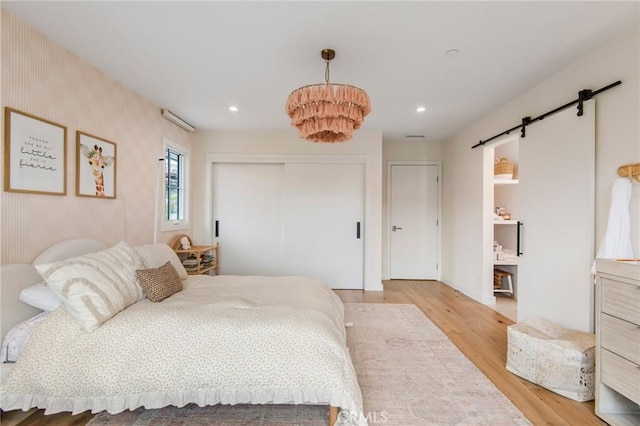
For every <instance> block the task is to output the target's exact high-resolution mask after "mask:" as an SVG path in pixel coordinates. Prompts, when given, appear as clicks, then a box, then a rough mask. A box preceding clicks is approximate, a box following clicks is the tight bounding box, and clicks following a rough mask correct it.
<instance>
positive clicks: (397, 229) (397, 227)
mask: <svg viewBox="0 0 640 426" xmlns="http://www.w3.org/2000/svg"><path fill="white" fill-rule="evenodd" d="M401 229H402V228H400V227H399V226H395V225H393V226H392V227H391V230H392V231H393V232H396V231H399V230H401Z"/></svg>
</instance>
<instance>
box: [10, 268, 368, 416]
mask: <svg viewBox="0 0 640 426" xmlns="http://www.w3.org/2000/svg"><path fill="white" fill-rule="evenodd" d="M188 403H197V404H198V405H201V406H203V405H213V404H217V403H223V404H238V403H253V404H263V403H276V404H280V403H293V404H302V403H312V404H326V405H332V406H336V407H341V408H343V409H347V410H349V411H350V412H351V416H350V417H352V418H353V414H354V413H361V412H362V396H361V393H360V388H359V387H358V383H357V379H356V374H355V371H354V369H353V365H352V363H351V359H350V357H349V353H348V350H347V348H346V339H345V330H344V325H343V305H342V302H341V301H340V299H339V298H338V297H337V296H336V295H335V294H334V293H333V292H332V291H331V290H330V289H329V288H328V287H327V286H326V285H324V284H323V283H321V282H319V281H316V280H311V279H307V278H299V277H236V276H217V277H209V276H190V277H189V278H188V280H186V281H184V290H183V291H181V292H179V293H177V294H175V295H173V296H171V297H169V298H167V299H165V300H164V301H162V302H160V303H152V302H150V301H149V300H147V299H144V300H142V301H140V302H138V303H135V304H134V305H131V306H130V307H128V308H127V309H125V310H123V311H122V312H120V313H118V314H117V315H116V316H115V317H113V318H111V319H110V320H109V321H107V322H105V323H104V324H103V325H102V326H101V327H100V328H98V329H97V330H96V331H94V332H92V333H89V332H86V331H85V330H84V329H83V328H82V327H81V326H80V325H79V324H78V323H77V322H76V321H75V320H74V319H73V317H72V316H71V315H70V314H69V313H68V312H67V311H66V309H65V308H64V307H61V308H59V309H57V310H56V311H54V312H53V313H52V314H51V315H50V316H49V317H48V318H47V319H45V320H44V321H43V322H42V323H41V324H40V326H39V327H38V328H37V329H36V331H35V332H34V333H33V335H32V336H31V339H30V341H29V343H28V345H27V347H26V349H25V350H24V352H23V353H22V355H21V357H20V359H19V360H18V362H17V363H16V365H15V367H14V368H13V370H12V371H11V373H10V374H9V377H8V378H7V380H6V382H5V383H4V385H3V386H2V388H0V407H1V408H2V409H3V410H12V409H23V410H26V409H29V408H31V407H38V408H45V409H46V413H47V414H49V413H56V412H60V411H71V412H72V413H74V414H75V413H79V412H82V411H86V410H91V411H92V412H99V411H102V410H107V411H108V412H109V413H118V412H121V411H123V410H127V409H129V410H132V409H135V408H137V407H140V406H143V407H146V408H159V407H163V406H167V405H175V406H179V407H180V406H184V405H186V404H188ZM365 423H366V422H365Z"/></svg>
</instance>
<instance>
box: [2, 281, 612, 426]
mask: <svg viewBox="0 0 640 426" xmlns="http://www.w3.org/2000/svg"><path fill="white" fill-rule="evenodd" d="M336 293H338V295H339V296H340V298H341V299H342V300H343V301H344V302H356V303H413V304H415V305H416V306H417V307H418V308H420V310H421V311H422V312H424V314H425V315H426V316H427V317H429V319H431V321H433V322H434V323H435V324H436V325H437V326H438V327H439V328H440V329H441V330H442V331H443V332H444V333H445V334H446V335H447V336H448V337H449V339H450V340H451V341H452V342H453V343H454V344H455V345H456V346H457V347H458V348H459V349H460V350H461V351H462V352H463V353H464V354H465V355H466V356H467V358H469V359H470V360H471V361H472V362H473V363H474V364H475V365H476V366H477V367H478V368H479V369H480V370H481V371H482V372H483V373H484V374H485V375H486V376H487V377H488V378H489V380H491V381H492V382H493V384H494V385H495V386H496V387H497V388H498V389H500V391H502V393H503V394H505V395H506V397H507V398H509V400H511V402H513V404H514V405H515V406H516V407H518V408H519V409H520V410H521V411H522V412H523V413H524V414H525V416H527V418H528V419H529V420H530V421H531V423H533V424H534V425H605V424H606V423H604V422H602V421H600V419H599V418H598V417H596V415H595V414H594V403H593V401H591V402H583V403H580V402H576V401H573V400H570V399H568V398H564V397H562V396H560V395H556V394H555V393H553V392H550V391H547V390H545V389H543V388H541V387H539V386H537V385H534V384H532V383H530V382H528V381H526V380H523V379H521V378H519V377H517V376H515V375H513V374H511V373H510V372H508V371H507V370H506V369H505V364H506V349H507V331H506V328H507V326H508V325H510V324H513V321H512V320H510V319H508V318H507V317H505V316H503V315H502V314H500V313H498V312H496V311H494V310H493V309H491V308H490V307H487V306H483V305H481V304H479V303H477V302H475V301H473V300H472V299H470V298H468V297H466V296H464V295H463V294H461V293H458V292H457V291H455V290H453V289H452V288H451V287H448V286H447V285H445V284H442V283H439V282H437V281H396V280H394V281H385V282H384V291H382V292H364V291H359V290H337V291H336ZM24 414H26V413H20V412H9V413H2V417H1V422H2V426H14V425H19V426H35V425H56V426H58V425H59V426H71V425H84V424H86V423H87V422H88V421H89V420H90V419H91V418H92V417H93V416H92V415H91V414H89V413H83V414H79V415H77V416H71V415H68V414H57V415H53V416H44V415H43V414H42V410H39V411H35V412H34V413H33V414H29V415H27V416H26V417H24Z"/></svg>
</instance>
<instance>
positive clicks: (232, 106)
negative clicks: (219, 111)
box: [229, 105, 238, 112]
mask: <svg viewBox="0 0 640 426" xmlns="http://www.w3.org/2000/svg"><path fill="white" fill-rule="evenodd" d="M229 111H231V112H238V107H237V106H234V105H231V106H230V107H229Z"/></svg>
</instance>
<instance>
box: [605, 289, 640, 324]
mask: <svg viewBox="0 0 640 426" xmlns="http://www.w3.org/2000/svg"><path fill="white" fill-rule="evenodd" d="M600 285H601V286H602V288H601V289H600V294H601V295H602V312H604V313H607V314H609V315H612V316H614V317H617V318H621V319H623V320H625V321H629V322H631V323H634V324H636V325H640V309H639V308H638V307H639V306H640V287H638V286H637V285H633V284H626V283H623V282H620V281H615V280H612V279H609V278H605V277H602V279H601V281H600Z"/></svg>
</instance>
